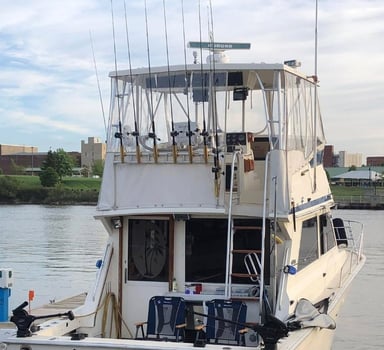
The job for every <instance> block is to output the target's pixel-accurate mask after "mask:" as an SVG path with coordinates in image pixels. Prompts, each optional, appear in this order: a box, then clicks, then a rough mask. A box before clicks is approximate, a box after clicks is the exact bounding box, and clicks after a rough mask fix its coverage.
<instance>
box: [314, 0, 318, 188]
mask: <svg viewBox="0 0 384 350" xmlns="http://www.w3.org/2000/svg"><path fill="white" fill-rule="evenodd" d="M317 22H318V0H316V11H315V77H314V80H315V101H314V104H315V105H314V115H313V119H314V126H313V129H314V130H313V133H314V138H313V164H314V165H313V191H316V189H317V172H316V168H317V83H318V78H317Z"/></svg>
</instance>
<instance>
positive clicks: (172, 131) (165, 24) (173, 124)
mask: <svg viewBox="0 0 384 350" xmlns="http://www.w3.org/2000/svg"><path fill="white" fill-rule="evenodd" d="M163 11H164V31H165V46H166V52H167V70H168V89H169V104H170V107H171V136H172V155H173V162H174V163H177V143H176V136H177V135H179V133H178V132H177V131H176V130H175V122H174V120H173V106H172V88H171V72H170V68H169V50H168V31H167V15H166V10H165V0H163ZM165 103H166V101H165Z"/></svg>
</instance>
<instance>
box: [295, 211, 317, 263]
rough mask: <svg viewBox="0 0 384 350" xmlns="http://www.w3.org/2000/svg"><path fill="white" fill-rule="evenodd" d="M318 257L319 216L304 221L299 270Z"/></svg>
mask: <svg viewBox="0 0 384 350" xmlns="http://www.w3.org/2000/svg"><path fill="white" fill-rule="evenodd" d="M318 257H319V251H318V234H317V217H314V218H311V219H309V220H305V221H304V222H303V226H302V233H301V241H300V251H299V263H298V270H301V269H303V268H304V267H306V266H307V265H309V264H310V263H312V262H313V261H315V260H316V259H318Z"/></svg>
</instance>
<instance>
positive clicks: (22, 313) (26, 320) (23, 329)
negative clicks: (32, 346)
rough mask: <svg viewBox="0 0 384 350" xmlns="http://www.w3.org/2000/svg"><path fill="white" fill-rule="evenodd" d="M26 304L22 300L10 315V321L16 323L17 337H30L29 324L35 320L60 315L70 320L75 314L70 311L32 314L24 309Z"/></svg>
mask: <svg viewBox="0 0 384 350" xmlns="http://www.w3.org/2000/svg"><path fill="white" fill-rule="evenodd" d="M27 305H28V302H27V301H24V302H23V303H22V304H20V305H19V306H18V307H17V308H16V309H13V310H12V313H13V316H12V317H11V322H13V323H14V324H15V325H16V327H17V337H19V338H25V337H30V336H31V335H32V331H31V325H32V323H33V322H34V321H35V320H38V319H42V318H51V317H61V316H65V317H68V319H69V320H70V321H72V320H74V319H75V316H74V314H73V312H72V311H68V312H64V313H57V314H51V315H42V316H33V315H30V314H29V313H28V312H27V311H26V310H24V308H25V307H26V306H27Z"/></svg>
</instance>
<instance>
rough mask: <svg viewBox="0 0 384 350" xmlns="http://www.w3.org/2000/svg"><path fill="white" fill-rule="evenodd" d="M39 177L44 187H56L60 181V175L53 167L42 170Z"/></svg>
mask: <svg viewBox="0 0 384 350" xmlns="http://www.w3.org/2000/svg"><path fill="white" fill-rule="evenodd" d="M39 177H40V182H41V185H42V186H43V187H54V186H55V185H56V184H57V183H58V182H59V175H58V174H57V172H56V171H55V169H53V168H51V167H48V168H46V169H44V170H42V171H41V173H40V175H39Z"/></svg>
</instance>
